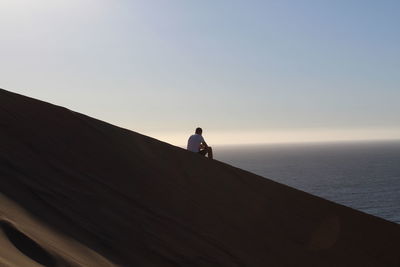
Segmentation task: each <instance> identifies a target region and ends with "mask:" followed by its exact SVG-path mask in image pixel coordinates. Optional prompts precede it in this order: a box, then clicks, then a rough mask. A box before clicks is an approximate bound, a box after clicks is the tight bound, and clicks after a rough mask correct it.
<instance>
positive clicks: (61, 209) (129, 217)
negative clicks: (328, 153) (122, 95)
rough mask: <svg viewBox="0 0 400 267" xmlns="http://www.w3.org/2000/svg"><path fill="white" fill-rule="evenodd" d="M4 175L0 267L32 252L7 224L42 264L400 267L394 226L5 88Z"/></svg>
mask: <svg viewBox="0 0 400 267" xmlns="http://www.w3.org/2000/svg"><path fill="white" fill-rule="evenodd" d="M0 177H1V179H0V188H1V193H3V194H4V196H1V199H0V201H1V203H2V204H1V205H0V220H1V221H3V226H2V232H0V245H2V246H3V244H4V246H5V247H7V249H1V250H0V266H1V265H2V264H3V265H4V266H37V262H38V260H40V259H38V258H36V259H35V257H36V256H35V255H33V256H32V255H27V254H26V252H25V253H24V252H23V251H22V252H21V248H20V249H17V248H16V247H15V244H13V243H12V242H11V241H12V240H11V241H10V237H9V236H7V231H8V232H10V231H11V232H12V231H13V230H10V229H8V230H7V229H5V228H7V227H8V226H7V225H11V227H14V228H12V229H16V230H17V232H18V233H22V234H23V235H25V236H26V237H29V239H30V240H32V241H34V242H35V244H37V245H38V247H39V249H38V250H37V251H36V254H37V256H41V260H46V259H47V260H48V261H49V263H47V265H48V266H51V265H52V264H53V265H54V266H73V265H74V264H76V265H77V266H79V265H80V266H110V265H111V264H115V265H121V266H149V267H152V266H175V267H176V266H182V267H185V266H204V267H213V266H227V267H228V266H229V267H230V266H232V267H233V266H254V267H263V266H363V267H366V266H385V267H388V266H396V267H398V266H400V228H399V225H397V224H394V223H391V222H387V221H385V220H383V219H379V218H376V217H373V216H370V215H367V214H363V213H361V212H358V211H354V210H352V209H350V208H346V207H343V206H340V205H337V204H334V203H332V202H329V201H326V200H323V199H320V198H318V197H314V196H312V195H309V194H306V193H303V192H301V191H298V190H295V189H292V188H289V187H287V186H284V185H281V184H278V183H275V182H273V181H270V180H268V179H265V178H262V177H259V176H257V175H254V174H251V173H249V172H245V171H243V170H240V169H237V168H234V167H231V166H229V165H226V164H223V163H221V162H218V161H212V160H208V159H206V158H203V157H201V156H199V155H196V154H194V153H190V152H187V151H185V150H183V149H180V148H177V147H174V146H171V145H168V144H165V143H163V142H160V141H157V140H155V139H152V138H149V137H146V136H143V135H140V134H137V133H134V132H131V131H128V130H125V129H121V128H118V127H115V126H112V125H110V124H107V123H104V122H102V121H99V120H95V119H92V118H90V117H87V116H85V115H82V114H79V113H76V112H72V111H70V110H68V109H65V108H62V107H58V106H54V105H51V104H47V103H44V102H41V101H38V100H34V99H31V98H27V97H24V96H20V95H17V94H13V93H10V92H7V91H4V90H0ZM28 212H29V213H28ZM4 225H6V226H4ZM8 234H9V235H10V233H8ZM11 234H14V236H15V235H17V234H15V232H14V233H11ZM11 239H12V238H11ZM78 243H79V245H74V244H78ZM71 244H72V245H71ZM17 246H18V244H17ZM25 246H26V242H25ZM22 250H23V249H22ZM42 250H43V251H45V252H46V253H48V254H50V256H51V258H46V257H47V256H48V255H47V256H46V255H44V254H43V251H42ZM41 253H42V254H43V255H42V254H41ZM85 255H86V256H85ZM39 258H40V257H39ZM22 261H25V262H29V264H30V265H25V264H24V265H21V264H20V263H19V262H22ZM27 264H28V263H27ZM35 264H36V265H35Z"/></svg>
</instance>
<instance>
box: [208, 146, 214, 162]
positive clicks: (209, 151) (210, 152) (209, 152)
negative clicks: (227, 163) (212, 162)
mask: <svg viewBox="0 0 400 267" xmlns="http://www.w3.org/2000/svg"><path fill="white" fill-rule="evenodd" d="M207 155H208V158H209V159H213V152H212V147H210V146H209V147H207Z"/></svg>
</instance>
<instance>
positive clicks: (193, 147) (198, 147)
mask: <svg viewBox="0 0 400 267" xmlns="http://www.w3.org/2000/svg"><path fill="white" fill-rule="evenodd" d="M202 133H203V130H202V129H201V128H196V131H195V134H193V135H191V136H190V137H189V140H188V144H187V150H189V151H192V152H196V153H199V154H200V155H203V156H205V155H207V156H208V158H210V159H212V158H213V154H212V148H211V147H210V146H208V145H207V143H206V141H204V138H203V136H202Z"/></svg>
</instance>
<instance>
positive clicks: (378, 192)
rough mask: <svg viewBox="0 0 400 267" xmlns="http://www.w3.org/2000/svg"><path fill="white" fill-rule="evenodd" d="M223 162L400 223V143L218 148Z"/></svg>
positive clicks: (217, 152) (217, 155)
mask: <svg viewBox="0 0 400 267" xmlns="http://www.w3.org/2000/svg"><path fill="white" fill-rule="evenodd" d="M213 150H214V157H215V158H216V159H218V160H220V161H223V162H225V163H228V164H230V165H233V166H236V167H238V168H242V169H245V170H247V171H250V172H253V173H256V174H258V175H261V176H264V177H267V178H269V179H271V180H274V181H277V182H279V183H283V184H286V185H289V186H291V187H294V188H297V189H300V190H303V191H305V192H308V193H311V194H313V195H317V196H320V197H322V198H325V199H328V200H331V201H334V202H336V203H340V204H342V205H345V206H348V207H351V208H354V209H357V210H360V211H363V212H365V213H369V214H372V215H375V216H378V217H381V218H384V219H386V220H389V221H392V222H396V223H400V141H379V142H377V141H376V142H341V143H307V144H273V145H235V146H219V147H218V146H216V147H214V149H213Z"/></svg>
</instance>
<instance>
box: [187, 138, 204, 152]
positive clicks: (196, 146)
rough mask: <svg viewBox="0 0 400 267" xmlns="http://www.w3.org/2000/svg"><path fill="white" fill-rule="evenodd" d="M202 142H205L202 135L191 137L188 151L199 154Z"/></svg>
mask: <svg viewBox="0 0 400 267" xmlns="http://www.w3.org/2000/svg"><path fill="white" fill-rule="evenodd" d="M202 142H204V138H203V136H201V135H200V134H193V135H191V136H190V137H189V140H188V144H187V150H189V151H192V152H199V150H200V144H201V143H202Z"/></svg>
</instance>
